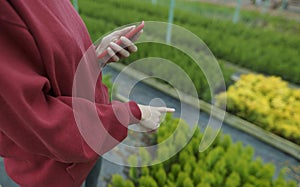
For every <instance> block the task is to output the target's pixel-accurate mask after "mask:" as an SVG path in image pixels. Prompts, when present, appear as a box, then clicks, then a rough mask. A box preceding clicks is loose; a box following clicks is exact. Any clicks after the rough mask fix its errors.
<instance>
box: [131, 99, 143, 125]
mask: <svg viewBox="0 0 300 187" xmlns="http://www.w3.org/2000/svg"><path fill="white" fill-rule="evenodd" d="M128 109H129V123H130V124H134V123H139V122H140V121H141V119H142V112H141V110H140V108H139V106H138V105H137V103H136V102H134V101H129V102H128Z"/></svg>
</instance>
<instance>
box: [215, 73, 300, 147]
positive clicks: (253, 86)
mask: <svg viewBox="0 0 300 187" xmlns="http://www.w3.org/2000/svg"><path fill="white" fill-rule="evenodd" d="M216 99H217V104H218V105H220V104H222V103H223V102H224V101H225V99H226V94H225V93H221V94H220V95H218V96H217V98H216ZM226 108H227V110H228V111H229V112H231V113H233V114H236V115H238V116H240V117H242V118H244V119H246V120H248V121H251V122H253V123H255V124H256V125H258V126H260V127H262V128H263V129H265V130H268V131H270V132H273V133H275V134H277V135H279V136H282V137H284V138H286V139H289V140H291V141H293V142H295V143H297V144H300V90H296V89H292V88H290V87H289V86H288V84H287V82H285V81H283V80H282V79H281V78H279V77H274V76H271V77H266V76H263V75H257V74H247V75H242V76H241V78H240V80H239V81H237V82H236V83H235V84H234V85H232V86H230V87H229V89H228V90H227V107H226Z"/></svg>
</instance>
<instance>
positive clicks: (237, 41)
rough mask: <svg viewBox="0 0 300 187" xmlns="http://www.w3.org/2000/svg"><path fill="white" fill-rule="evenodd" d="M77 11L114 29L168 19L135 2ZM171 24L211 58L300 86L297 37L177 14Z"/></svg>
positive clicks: (88, 5)
mask: <svg viewBox="0 0 300 187" xmlns="http://www.w3.org/2000/svg"><path fill="white" fill-rule="evenodd" d="M80 7H81V9H80V10H81V14H82V15H84V16H86V17H88V18H94V19H95V20H96V21H100V22H102V21H103V22H105V23H108V25H115V27H117V26H120V25H124V24H128V23H131V22H139V21H140V20H151V21H166V20H167V18H168V8H167V7H163V6H154V5H152V4H151V3H147V2H141V1H136V0H128V1H126V2H125V1H122V0H111V1H108V2H106V3H100V2H99V1H95V0H87V1H83V2H82V3H81V4H80ZM97 10H98V11H97ZM111 10H114V11H111ZM101 20H102V21H101ZM87 21H88V20H87ZM174 23H175V24H178V25H180V26H183V27H185V28H187V29H189V30H191V31H192V32H193V33H195V34H196V35H197V36H199V37H200V38H201V39H203V40H204V42H205V43H206V44H207V45H208V47H209V48H210V49H211V50H212V52H213V54H214V55H215V56H216V57H218V58H220V59H222V60H226V61H230V62H232V63H235V64H238V65H241V66H244V67H247V68H250V69H252V70H255V71H258V72H262V73H265V74H269V75H278V76H281V77H283V78H284V79H286V80H289V81H291V82H294V83H300V77H299V76H298V75H299V73H300V66H299V65H298V64H299V59H300V53H298V51H299V50H300V45H299V43H300V37H299V35H296V34H282V33H280V32H277V31H275V30H272V29H263V28H260V27H257V28H249V27H248V26H247V25H245V24H243V23H238V24H233V23H232V22H231V21H226V20H220V19H212V18H209V17H204V16H201V15H197V14H194V13H192V12H186V11H181V10H176V11H175V17H174ZM295 24H296V25H297V23H295ZM87 25H89V24H87ZM90 25H92V24H90ZM92 27H93V26H92ZM102 29H103V30H102ZM111 29H112V28H111V27H106V26H104V27H103V28H98V31H97V32H96V33H91V35H97V36H98V37H99V34H100V33H102V34H103V33H105V32H108V31H110V30H111ZM91 30H95V29H91ZM93 38H95V37H93Z"/></svg>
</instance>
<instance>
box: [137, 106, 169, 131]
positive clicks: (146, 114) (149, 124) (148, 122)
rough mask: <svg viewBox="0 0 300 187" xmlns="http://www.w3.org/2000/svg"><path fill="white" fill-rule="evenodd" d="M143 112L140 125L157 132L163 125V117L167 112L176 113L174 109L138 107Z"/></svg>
mask: <svg viewBox="0 0 300 187" xmlns="http://www.w3.org/2000/svg"><path fill="white" fill-rule="evenodd" d="M138 106H139V108H140V110H141V112H142V119H141V121H140V125H141V126H143V127H144V128H146V129H150V130H156V129H157V128H158V127H159V126H160V123H161V116H162V115H163V114H164V113H167V112H175V109H174V108H167V107H153V106H145V105H140V104H139V105H138Z"/></svg>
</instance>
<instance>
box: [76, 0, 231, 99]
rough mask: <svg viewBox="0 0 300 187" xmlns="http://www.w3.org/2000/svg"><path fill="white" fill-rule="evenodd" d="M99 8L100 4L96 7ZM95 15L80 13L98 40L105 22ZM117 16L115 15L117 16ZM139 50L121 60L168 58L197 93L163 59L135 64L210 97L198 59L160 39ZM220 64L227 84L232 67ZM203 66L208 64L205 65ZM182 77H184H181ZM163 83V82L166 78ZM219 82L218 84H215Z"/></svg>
mask: <svg viewBox="0 0 300 187" xmlns="http://www.w3.org/2000/svg"><path fill="white" fill-rule="evenodd" d="M95 6H96V5H95ZM105 6H108V5H101V8H102V9H107V7H106V8H105ZM97 8H100V7H97ZM93 14H95V15H93V16H91V17H88V16H86V15H84V14H82V15H81V16H82V18H83V20H84V21H85V22H86V25H87V27H88V28H89V32H90V33H91V36H92V39H93V40H94V41H95V40H97V37H100V36H97V34H98V33H105V32H106V31H104V30H103V31H102V32H99V30H98V28H103V27H104V25H105V22H104V21H103V20H100V21H98V20H97V19H95V18H94V17H96V14H97V15H98V14H103V12H101V13H93ZM116 20H117V19H116ZM114 27H116V26H115V25H114V24H113V23H110V24H107V25H105V28H108V29H110V30H111V29H113V28H114ZM138 49H139V51H138V52H137V53H134V54H132V55H131V56H130V58H126V59H123V60H122V61H121V62H122V63H124V64H126V65H128V64H130V63H132V62H134V61H135V60H139V59H143V58H147V57H159V58H162V59H168V60H169V61H171V62H174V63H176V64H177V65H179V66H180V68H182V69H183V70H184V71H185V73H186V74H187V75H188V76H189V77H190V79H191V80H192V81H193V82H192V85H193V86H195V88H196V90H197V95H195V94H194V93H192V92H191V87H190V86H189V85H187V84H186V79H184V78H185V76H179V75H176V73H174V72H170V69H169V68H168V67H167V66H166V64H165V63H161V64H159V65H157V63H152V62H149V63H140V65H139V64H137V65H135V66H134V68H135V69H137V70H139V71H141V72H143V73H146V74H148V75H150V76H152V75H162V76H161V77H164V80H167V81H168V82H169V83H175V84H176V85H172V84H171V86H173V87H175V88H176V89H179V90H181V91H183V92H185V93H188V94H192V95H193V96H196V97H199V98H201V99H204V100H205V101H208V102H209V101H210V100H211V91H210V87H209V85H208V83H207V80H206V77H205V75H204V73H203V72H202V70H201V69H200V68H199V67H198V65H197V63H195V62H194V61H193V59H191V58H190V57H189V56H187V55H186V54H184V53H183V52H182V51H180V50H178V49H176V48H174V47H170V46H168V45H164V44H159V43H142V44H138ZM219 65H220V66H221V70H222V74H223V75H220V77H221V78H222V79H223V76H224V80H225V84H226V85H229V84H230V83H231V79H230V75H231V74H232V72H233V71H232V70H231V69H229V68H227V69H225V67H224V65H223V64H219ZM206 67H209V65H207V66H206ZM208 69H209V68H206V69H205V71H206V73H207V71H209V70H208ZM182 77H183V78H182ZM165 83H166V82H165ZM218 85H219V86H218ZM220 85H221V84H217V85H216V86H215V88H214V90H213V91H217V90H221V89H224V88H223V87H221V86H220Z"/></svg>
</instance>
